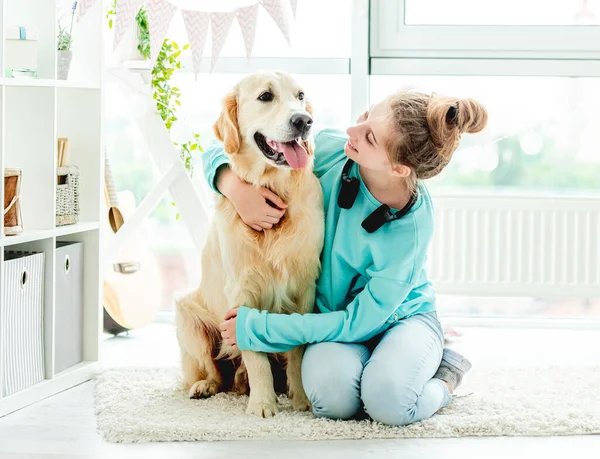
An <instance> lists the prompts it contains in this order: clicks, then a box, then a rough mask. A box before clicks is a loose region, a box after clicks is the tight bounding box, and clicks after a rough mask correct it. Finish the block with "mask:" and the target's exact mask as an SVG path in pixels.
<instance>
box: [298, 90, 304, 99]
mask: <svg viewBox="0 0 600 459" xmlns="http://www.w3.org/2000/svg"><path fill="white" fill-rule="evenodd" d="M298 99H299V100H304V93H303V92H302V91H300V92H299V93H298Z"/></svg>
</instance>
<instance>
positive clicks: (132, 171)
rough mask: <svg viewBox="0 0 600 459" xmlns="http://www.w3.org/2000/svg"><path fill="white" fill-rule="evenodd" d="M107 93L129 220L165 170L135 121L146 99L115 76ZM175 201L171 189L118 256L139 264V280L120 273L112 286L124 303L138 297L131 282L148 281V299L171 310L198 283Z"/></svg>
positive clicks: (108, 131) (109, 134)
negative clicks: (159, 169)
mask: <svg viewBox="0 0 600 459" xmlns="http://www.w3.org/2000/svg"><path fill="white" fill-rule="evenodd" d="M104 97H105V107H106V110H105V123H104V127H105V129H104V133H105V136H104V139H105V145H106V149H107V153H108V157H109V158H110V161H111V170H112V172H113V177H114V181H115V186H116V189H117V191H118V192H119V201H120V202H119V207H120V210H121V211H122V213H123V214H124V216H125V220H126V221H127V219H128V218H129V216H130V215H131V213H132V212H133V211H134V210H135V207H136V206H139V205H140V203H141V202H142V201H143V199H144V198H145V197H146V196H147V195H148V193H149V192H150V190H151V189H152V188H153V187H154V186H155V185H156V183H157V182H158V180H159V179H160V177H161V176H162V174H163V173H164V171H158V170H157V167H156V165H155V164H154V162H153V160H152V158H151V154H150V152H149V151H148V150H147V145H146V142H145V140H144V138H143V136H142V134H141V133H140V130H139V129H138V127H137V124H136V122H135V120H134V113H136V112H137V111H141V110H142V107H143V102H142V101H143V100H145V98H144V97H142V96H140V95H137V94H135V93H133V92H132V91H131V90H130V89H129V88H128V87H123V86H121V85H119V84H118V83H117V82H115V81H111V80H108V81H106V84H105V86H104ZM172 201H173V199H172V198H171V197H170V196H169V195H168V193H167V195H166V196H165V197H164V198H163V199H162V200H161V201H160V203H159V204H158V206H157V207H156V209H154V211H153V212H152V214H151V215H150V216H149V218H147V219H145V220H144V221H143V222H142V224H141V225H140V227H139V228H138V229H137V230H136V231H135V234H133V235H132V236H131V238H130V240H129V241H127V243H126V244H125V248H124V249H123V250H122V252H121V253H120V254H118V255H117V260H118V261H128V262H132V261H134V262H138V263H140V266H141V269H140V271H139V273H137V274H136V279H135V280H132V281H131V282H130V283H129V282H127V280H126V279H125V278H122V277H119V279H120V280H119V281H118V282H116V283H114V284H112V287H113V289H115V290H116V291H117V294H118V295H119V296H120V297H121V296H122V295H123V296H122V301H135V298H133V296H132V295H131V292H130V290H131V285H134V284H135V285H148V286H151V288H150V289H149V290H148V292H146V293H145V294H144V295H145V296H147V295H148V294H150V293H151V294H152V298H151V299H150V300H149V301H158V302H159V305H160V308H161V309H166V310H171V309H172V308H173V305H174V303H173V302H174V298H175V295H176V294H179V293H181V292H182V291H183V290H186V289H189V288H192V287H195V286H197V285H198V282H199V280H200V256H199V253H198V251H197V250H196V248H195V245H194V242H193V241H192V238H191V236H190V235H189V233H188V232H187V230H186V228H185V227H184V225H183V223H182V221H181V220H178V219H177V213H178V209H177V207H175V206H173V204H172ZM103 224H105V223H104V222H103ZM106 226H108V225H106ZM117 260H108V261H109V262H113V261H117ZM144 295H142V297H144V298H145V296H144ZM146 299H147V298H146Z"/></svg>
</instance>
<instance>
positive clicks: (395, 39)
mask: <svg viewBox="0 0 600 459" xmlns="http://www.w3.org/2000/svg"><path fill="white" fill-rule="evenodd" d="M405 10H406V0H372V1H371V49H370V51H371V56H372V57H407V58H410V57H413V58H416V57H419V58H432V57H436V58H495V59H600V26H594V25H581V26H565V25H548V26H523V25H516V26H508V25H507V26H502V25H482V26H474V25H407V24H405Z"/></svg>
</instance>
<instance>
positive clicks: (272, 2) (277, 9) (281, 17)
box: [262, 0, 291, 45]
mask: <svg viewBox="0 0 600 459" xmlns="http://www.w3.org/2000/svg"><path fill="white" fill-rule="evenodd" d="M283 5H284V4H283V0H262V6H263V8H264V9H265V10H267V13H269V14H270V15H271V17H272V18H273V20H274V21H275V23H276V24H277V26H278V27H279V30H281V32H282V33H283V36H284V37H285V39H286V40H287V42H288V45H291V39H290V22H289V18H288V15H287V14H286V11H285V7H284V6H283Z"/></svg>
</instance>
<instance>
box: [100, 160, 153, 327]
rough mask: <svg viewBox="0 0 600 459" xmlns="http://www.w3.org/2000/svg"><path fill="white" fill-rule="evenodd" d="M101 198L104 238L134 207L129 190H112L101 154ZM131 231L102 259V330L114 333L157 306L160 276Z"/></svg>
mask: <svg viewBox="0 0 600 459" xmlns="http://www.w3.org/2000/svg"><path fill="white" fill-rule="evenodd" d="M104 170H105V173H104V176H105V201H106V203H105V204H106V208H105V213H104V215H106V216H107V219H106V221H105V222H104V225H105V228H104V230H105V234H107V236H106V237H105V238H104V241H105V244H106V245H107V246H108V244H110V242H111V240H112V238H111V235H112V234H114V233H116V232H117V231H119V229H120V228H121V227H122V226H123V224H124V223H125V220H126V219H127V218H128V217H130V216H131V215H132V214H133V212H134V211H135V209H136V202H135V197H134V196H133V193H131V192H130V191H121V192H118V193H117V191H116V188H115V184H114V178H113V175H112V170H111V167H110V162H109V161H108V158H107V157H105V168H104ZM140 233H141V232H138V234H135V236H134V237H131V238H130V239H129V240H128V241H127V242H126V243H125V246H124V247H123V249H121V251H120V252H119V253H118V254H117V255H116V256H115V258H114V259H113V260H104V264H105V268H104V330H105V331H106V332H107V333H110V334H113V335H118V334H119V333H123V332H127V331H129V330H132V329H137V328H142V327H144V326H146V325H148V324H150V323H152V322H153V321H154V319H155V318H156V315H157V314H158V311H159V310H160V307H161V298H162V279H161V276H160V270H159V267H158V265H157V263H156V259H155V256H154V254H153V253H152V252H151V250H150V244H149V241H148V239H147V238H146V237H144V235H143V234H140Z"/></svg>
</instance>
